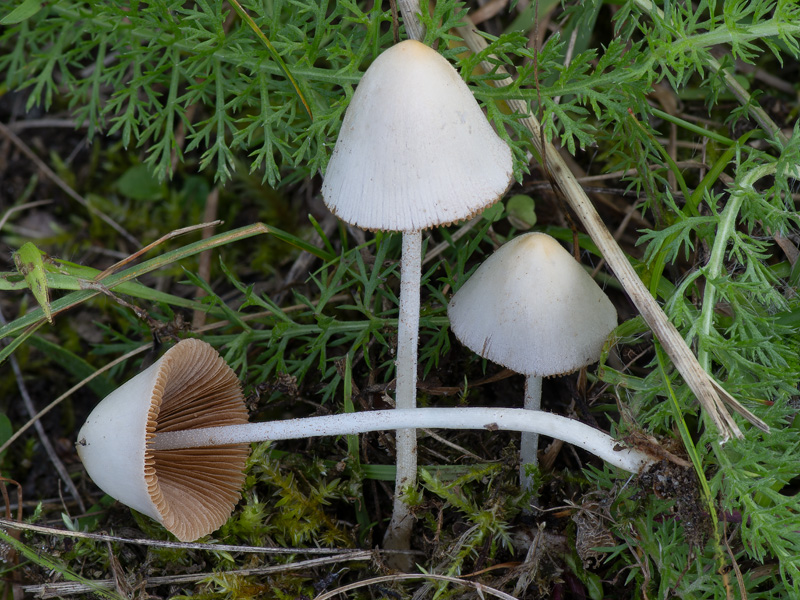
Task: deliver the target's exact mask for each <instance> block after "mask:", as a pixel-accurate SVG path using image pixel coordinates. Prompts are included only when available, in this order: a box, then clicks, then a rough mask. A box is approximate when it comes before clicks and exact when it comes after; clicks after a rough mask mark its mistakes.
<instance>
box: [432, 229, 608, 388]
mask: <svg viewBox="0 0 800 600" xmlns="http://www.w3.org/2000/svg"><path fill="white" fill-rule="evenodd" d="M447 314H448V316H449V317H450V328H451V329H452V330H453V333H455V334H456V337H457V338H458V339H459V340H461V342H462V343H463V344H464V345H465V346H467V347H468V348H470V349H471V350H473V351H474V352H476V353H478V354H480V355H481V356H483V357H484V358H488V359H489V360H491V361H493V362H496V363H498V364H500V365H503V366H504V367H508V368H509V369H513V370H514V371H516V372H518V373H524V374H525V375H534V376H537V377H548V376H551V375H561V374H564V373H570V372H572V371H575V370H576V369H579V368H581V367H583V366H586V365H589V364H591V363H593V362H596V361H597V360H598V359H599V358H600V353H601V351H602V349H603V344H604V342H605V340H606V338H607V337H608V334H609V333H611V331H612V330H613V329H614V327H616V324H617V312H616V310H615V309H614V305H613V304H611V301H610V300H609V299H608V297H607V296H606V295H605V293H603V290H601V289H600V287H599V286H598V285H597V284H596V283H595V282H594V280H593V279H592V278H591V277H590V276H589V275H588V273H586V271H584V270H583V267H581V265H580V264H579V263H578V262H577V261H576V260H575V259H574V258H573V257H572V256H571V255H570V254H569V253H568V252H567V251H566V250H564V248H562V247H561V246H560V245H559V243H558V242H557V241H556V240H554V239H553V238H552V237H550V236H549V235H545V234H543V233H528V234H525V235H521V236H519V237H517V238H514V239H513V240H511V241H510V242H508V243H506V244H505V245H503V246H502V247H501V248H500V249H499V250H497V252H495V253H494V254H492V256H490V257H489V258H488V259H487V260H486V261H485V262H484V263H483V264H482V265H481V266H480V267H479V268H478V269H477V270H476V271H475V273H474V274H473V275H472V277H470V278H469V280H468V281H467V282H466V283H465V284H464V285H463V286H462V287H461V288H460V289H459V290H458V292H456V294H455V295H454V296H453V298H452V299H451V300H450V305H449V306H448V307H447Z"/></svg>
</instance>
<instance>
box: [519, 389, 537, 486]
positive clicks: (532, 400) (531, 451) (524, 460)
mask: <svg viewBox="0 0 800 600" xmlns="http://www.w3.org/2000/svg"><path fill="white" fill-rule="evenodd" d="M523 406H524V407H525V410H536V411H538V410H539V408H541V406H542V378H541V377H537V376H536V375H528V376H527V377H526V378H525V401H524V403H523ZM538 450H539V434H538V433H536V432H523V434H522V439H521V440H520V445H519V463H520V464H519V482H520V486H521V487H522V489H523V490H525V491H526V492H529V491H531V489H532V488H533V477H531V476H530V475H528V474H527V472H526V469H525V466H526V465H533V466H534V467H535V466H537V465H538V464H539V456H538V454H537V452H538Z"/></svg>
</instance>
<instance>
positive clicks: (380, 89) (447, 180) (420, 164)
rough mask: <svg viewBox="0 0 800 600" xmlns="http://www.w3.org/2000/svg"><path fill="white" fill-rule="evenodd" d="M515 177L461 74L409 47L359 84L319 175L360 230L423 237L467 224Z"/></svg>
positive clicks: (335, 204)
mask: <svg viewBox="0 0 800 600" xmlns="http://www.w3.org/2000/svg"><path fill="white" fill-rule="evenodd" d="M511 177H512V163H511V150H510V148H509V147H508V145H507V144H506V143H505V142H504V141H503V140H501V139H500V138H499V137H498V136H497V134H496V133H495V132H494V130H493V129H492V126H491V125H490V124H489V122H488V121H487V120H486V117H485V116H484V115H483V112H482V111H481V109H480V107H479V106H478V103H477V102H476V101H475V98H474V97H473V95H472V92H470V90H469V88H468V87H467V85H466V84H465V83H464V81H463V80H462V79H461V77H460V76H459V74H458V72H457V71H456V70H455V69H454V68H453V67H452V66H451V65H450V63H448V62H447V60H446V59H445V58H444V57H442V56H441V55H440V54H438V53H437V52H435V51H434V50H432V49H431V48H429V47H427V46H426V45H424V44H422V43H420V42H417V41H414V40H407V41H404V42H401V43H399V44H397V45H396V46H393V47H392V48H390V49H389V50H386V51H385V52H384V53H383V54H381V55H380V56H379V57H378V58H377V59H376V60H375V61H374V62H373V63H372V65H370V67H369V68H368V69H367V72H366V73H365V74H364V76H363V78H362V79H361V82H360V83H359V84H358V88H357V89H356V91H355V93H354V94H353V98H352V99H351V101H350V106H349V107H348V108H347V112H346V114H345V117H344V123H343V124H342V128H341V131H340V133H339V139H338V140H337V142H336V147H335V148H334V150H333V154H332V156H331V160H330V162H329V163H328V167H327V170H326V172H325V181H324V183H323V185H322V195H323V198H324V200H325V204H326V205H327V206H328V208H329V209H330V210H331V212H333V213H334V214H335V215H336V216H338V217H339V218H340V219H342V220H343V221H345V222H347V223H350V224H351V225H355V226H357V227H361V228H363V229H380V230H386V231H421V230H423V229H427V228H429V227H435V226H438V225H446V224H449V223H453V222H454V221H460V220H463V219H468V218H470V217H472V216H473V215H475V214H477V213H478V212H480V211H482V210H484V209H485V208H486V207H488V206H490V205H492V204H493V203H494V202H495V201H497V200H498V199H499V198H500V197H501V196H502V195H503V193H504V192H505V191H506V189H507V188H508V186H509V184H510V183H511Z"/></svg>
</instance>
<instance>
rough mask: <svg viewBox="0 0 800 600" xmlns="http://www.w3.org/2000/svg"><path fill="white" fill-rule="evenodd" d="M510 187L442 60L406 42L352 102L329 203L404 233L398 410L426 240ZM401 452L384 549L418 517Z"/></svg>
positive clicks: (500, 148)
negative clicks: (428, 233)
mask: <svg viewBox="0 0 800 600" xmlns="http://www.w3.org/2000/svg"><path fill="white" fill-rule="evenodd" d="M511 178H512V161H511V150H510V148H509V147H508V145H507V144H506V143H505V142H504V141H503V140H502V139H500V138H499V137H498V136H497V134H496V133H495V132H494V130H493V129H492V127H491V125H490V124H489V122H488V121H487V120H486V117H485V116H484V115H483V112H482V111H481V109H480V107H479V106H478V103H477V102H476V101H475V98H474V97H473V95H472V92H470V90H469V88H468V87H467V85H466V84H465V83H464V81H463V80H462V79H461V77H460V76H459V74H458V72H457V71H456V70H455V69H454V68H453V67H452V66H451V65H450V63H448V62H447V60H446V59H445V58H444V57H442V56H441V55H440V54H438V53H437V52H435V51H434V50H432V49H431V48H429V47H427V46H425V45H424V44H422V43H420V42H417V41H414V40H406V41H404V42H401V43H399V44H397V45H396V46H394V47H392V48H390V49H389V50H386V51H385V52H384V53H383V54H381V55H380V56H379V57H378V58H377V59H375V61H374V62H373V63H372V65H370V67H369V68H368V69H367V71H366V73H364V76H363V77H362V79H361V81H360V83H359V84H358V87H357V89H356V91H355V93H354V94H353V97H352V99H351V100H350V105H349V106H348V108H347V112H346V113H345V117H344V122H343V123H342V127H341V131H340V132H339V138H338V139H337V141H336V146H335V148H334V150H333V153H332V155H331V159H330V162H329V163H328V166H327V169H326V172H325V180H324V182H323V185H322V196H323V199H324V201H325V204H326V205H327V206H328V208H329V209H330V210H331V212H333V213H334V214H335V215H336V216H338V217H339V218H340V219H342V220H343V221H345V222H347V223H349V224H351V225H354V226H356V227H361V228H362V229H368V230H382V231H401V232H403V241H402V260H401V265H400V280H401V283H400V306H399V315H398V332H397V361H396V369H397V383H396V407H397V408H400V409H403V408H408V409H411V408H414V407H415V406H416V388H417V383H416V381H417V343H418V335H419V305H420V297H419V296H420V290H419V288H420V279H421V276H422V266H421V265H422V262H421V257H422V250H421V248H422V235H421V231H422V230H423V229H427V228H429V227H436V226H439V225H449V224H450V223H453V222H455V221H461V220H464V219H468V218H471V217H472V216H474V215H475V214H477V213H479V212H481V211H482V210H484V209H485V208H487V207H488V206H490V205H491V204H493V203H494V202H496V201H497V200H498V199H499V198H500V197H501V196H502V195H503V194H504V193H505V191H506V189H508V187H509V185H510V183H511ZM396 444H397V475H396V485H395V500H394V511H393V514H392V522H391V524H390V526H389V529H388V530H387V537H386V541H387V544H388V546H389V547H393V548H408V547H409V542H408V539H409V536H410V531H411V525H412V523H413V518H412V517H411V515H410V511H409V509H408V506H407V505H406V504H405V502H403V501H402V498H401V495H402V491H403V489H404V488H406V487H407V486H413V485H415V483H416V475H417V457H416V432H415V431H414V429H408V430H406V431H398V432H397V439H396Z"/></svg>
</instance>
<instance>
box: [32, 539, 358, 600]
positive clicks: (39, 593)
mask: <svg viewBox="0 0 800 600" xmlns="http://www.w3.org/2000/svg"><path fill="white" fill-rule="evenodd" d="M372 558H373V553H372V552H371V551H369V550H359V551H356V552H353V553H347V554H338V555H335V556H326V557H324V558H312V559H309V560H301V561H298V562H294V563H288V564H285V565H272V566H269V567H256V568H253V569H234V570H231V571H223V572H210V573H192V574H191V575H164V576H161V577H147V578H145V579H144V580H143V581H142V583H143V584H144V587H155V586H158V585H181V584H187V583H195V582H198V581H202V580H203V579H208V578H210V577H214V576H217V575H238V576H240V577H250V576H253V575H270V574H272V573H286V572H291V571H298V570H301V569H314V568H317V567H321V566H324V565H330V564H334V563H340V562H353V561H363V560H371V559H372ZM116 583H117V580H115V579H100V580H96V581H93V582H92V586H89V585H86V584H83V583H74V582H71V581H67V582H64V583H44V584H39V585H25V586H22V590H23V591H25V592H28V593H30V594H36V597H37V598H61V597H63V596H72V595H74V594H84V593H86V592H92V591H94V590H96V589H97V588H103V589H113V588H114V586H115V584H116Z"/></svg>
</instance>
